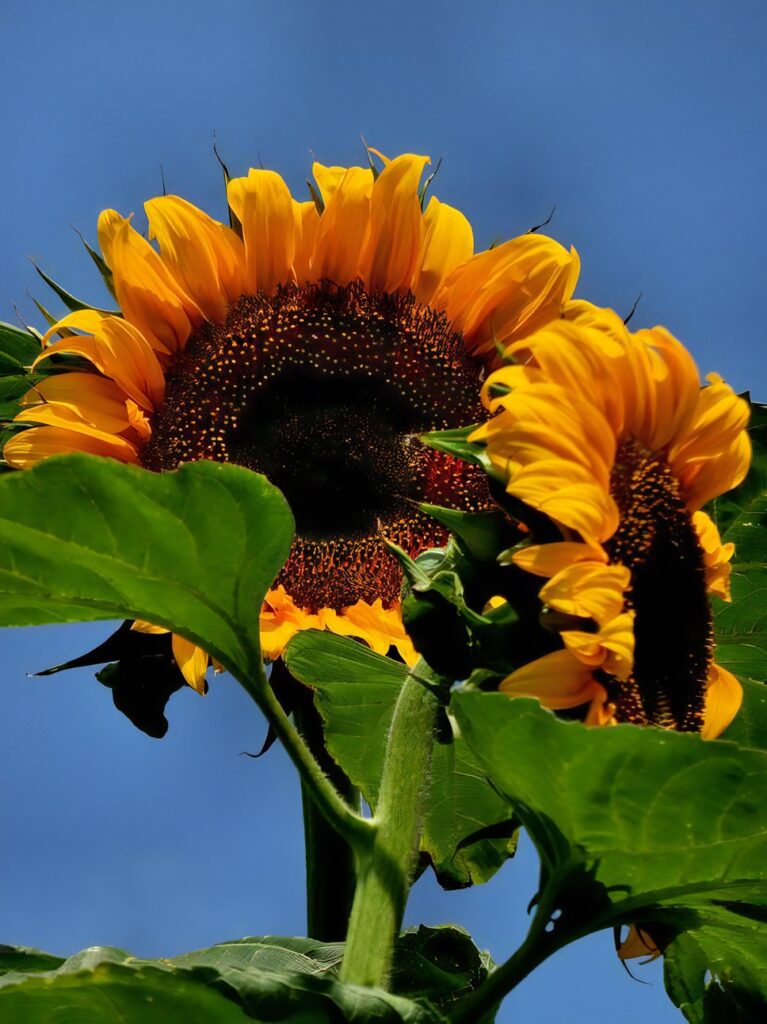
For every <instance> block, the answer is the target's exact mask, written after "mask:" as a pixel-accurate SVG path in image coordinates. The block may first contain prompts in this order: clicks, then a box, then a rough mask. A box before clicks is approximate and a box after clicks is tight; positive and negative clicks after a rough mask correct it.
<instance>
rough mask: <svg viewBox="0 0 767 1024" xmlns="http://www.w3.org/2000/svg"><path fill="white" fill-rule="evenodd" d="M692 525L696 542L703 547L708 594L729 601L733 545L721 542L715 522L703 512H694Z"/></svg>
mask: <svg viewBox="0 0 767 1024" xmlns="http://www.w3.org/2000/svg"><path fill="white" fill-rule="evenodd" d="M692 525H693V527H694V528H695V532H696V534H697V535H698V543H699V544H700V546H701V548H702V549H703V562H704V565H705V567H706V588H707V590H708V592H709V594H715V595H716V596H717V597H721V599H722V600H723V601H731V600H732V595H731V593H730V575H731V573H732V566H731V565H730V559H731V558H732V556H733V555H734V554H735V545H734V544H732V543H728V544H722V538H721V537H720V536H719V530H718V529H717V527H716V524H715V523H714V521H713V520H712V519H711V517H710V516H708V515H706V513H705V512H695V513H694V514H693V517H692Z"/></svg>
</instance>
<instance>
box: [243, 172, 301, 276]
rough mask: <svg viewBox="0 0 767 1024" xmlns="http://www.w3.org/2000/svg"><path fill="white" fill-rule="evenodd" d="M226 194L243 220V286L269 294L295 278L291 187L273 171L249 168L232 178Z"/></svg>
mask: <svg viewBox="0 0 767 1024" xmlns="http://www.w3.org/2000/svg"><path fill="white" fill-rule="evenodd" d="M227 194H228V196H229V205H230V206H231V208H232V210H233V211H234V213H235V215H236V217H237V219H238V220H239V221H240V224H242V234H243V239H244V241H245V267H246V271H245V286H246V289H247V291H248V292H249V293H251V294H254V295H255V294H256V293H257V292H265V293H266V294H267V295H269V294H271V293H272V292H273V291H274V290H275V288H276V287H277V285H278V284H287V283H288V282H290V281H293V280H294V274H293V259H294V257H295V252H296V228H295V214H294V213H293V198H292V196H291V194H290V190H289V189H288V186H287V185H286V184H285V182H284V181H283V180H282V178H281V177H280V176H279V174H276V173H275V172H274V171H262V170H256V169H255V168H251V169H250V171H249V172H248V176H247V178H232V180H231V181H230V182H229V186H228V189H227Z"/></svg>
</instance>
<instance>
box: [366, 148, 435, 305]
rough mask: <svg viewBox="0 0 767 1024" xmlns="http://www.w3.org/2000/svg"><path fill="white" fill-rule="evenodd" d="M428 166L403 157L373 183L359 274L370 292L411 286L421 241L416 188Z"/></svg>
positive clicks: (417, 159) (423, 158)
mask: <svg viewBox="0 0 767 1024" xmlns="http://www.w3.org/2000/svg"><path fill="white" fill-rule="evenodd" d="M428 162H429V158H428V157H427V156H416V155H414V154H412V153H403V154H402V156H398V157H396V159H394V160H392V161H391V162H390V163H388V164H387V165H386V166H385V167H384V169H383V171H381V173H380V174H379V176H378V177H377V178H376V180H375V183H374V185H373V194H372V196H371V200H370V233H369V235H368V239H367V242H366V243H365V250H364V252H363V253H362V258H361V274H360V276H361V277H362V279H363V280H364V281H365V283H366V285H367V287H368V288H369V289H370V290H373V291H381V292H397V291H399V290H401V289H405V288H410V287H411V285H412V283H413V278H414V276H415V272H416V270H417V268H418V258H419V256H420V253H421V247H422V245H423V237H424V224H423V214H422V213H421V204H420V201H419V198H418V185H419V182H420V180H421V175H422V173H423V169H424V167H425V166H426V164H427V163H428Z"/></svg>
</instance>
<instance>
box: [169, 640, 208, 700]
mask: <svg viewBox="0 0 767 1024" xmlns="http://www.w3.org/2000/svg"><path fill="white" fill-rule="evenodd" d="M172 647H173V657H174V658H175V659H176V664H177V665H178V667H179V668H180V669H181V674H182V675H183V677H184V679H186V681H187V683H188V684H189V685H190V686H191V687H192V689H193V690H196V691H197V693H199V694H202V695H204V694H205V673H206V672H207V671H208V655H207V654H206V653H205V651H203V649H202V648H201V647H198V646H197V645H196V644H193V643H192V641H191V640H186V639H185V638H184V637H183V636H179V635H178V634H177V633H174V634H173V640H172Z"/></svg>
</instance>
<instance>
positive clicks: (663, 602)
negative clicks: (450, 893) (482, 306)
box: [472, 302, 750, 738]
mask: <svg viewBox="0 0 767 1024" xmlns="http://www.w3.org/2000/svg"><path fill="white" fill-rule="evenodd" d="M506 359H507V361H508V362H507V365H505V366H503V367H501V368H500V369H498V370H497V371H495V372H494V373H492V374H491V375H490V376H489V378H488V380H487V381H486V383H485V385H484V389H483V397H484V401H485V403H486V406H487V408H488V409H489V410H490V411H491V412H493V413H495V414H496V415H495V416H493V418H491V419H490V420H488V421H487V422H486V423H484V424H482V425H481V426H480V427H479V428H478V429H477V430H476V431H475V432H474V433H473V434H472V439H473V440H476V441H481V442H483V443H484V444H485V445H486V454H487V457H488V459H489V460H490V463H491V464H492V467H493V472H494V473H495V474H497V475H498V476H500V477H501V478H502V479H503V481H504V484H505V488H506V491H507V492H508V493H509V494H510V495H512V496H513V497H514V498H516V499H518V500H520V501H521V502H523V503H524V504H525V505H527V506H529V507H531V508H533V509H535V510H536V511H537V512H538V513H543V514H545V516H546V517H548V519H549V520H550V521H551V522H553V523H554V524H555V525H556V526H557V527H558V528H559V535H560V539H558V540H555V541H552V542H551V543H546V544H529V545H527V546H525V547H521V548H518V549H517V550H515V551H513V552H510V553H509V554H508V556H507V557H508V560H509V561H511V562H513V563H514V564H515V565H517V566H518V567H519V568H521V569H523V570H525V571H527V572H529V573H534V574H536V575H538V576H540V577H542V578H544V579H545V580H546V582H545V583H544V584H543V586H542V588H541V590H540V598H541V601H542V602H543V605H544V607H545V609H547V610H548V611H549V612H551V613H553V614H552V615H551V616H550V618H551V619H552V620H555V621H558V622H560V623H563V624H564V625H563V626H562V628H561V629H560V630H559V632H560V636H561V641H562V647H561V649H558V650H554V651H553V652H551V653H549V654H546V655H544V656H543V657H541V658H538V659H537V660H535V661H533V662H531V663H529V664H527V665H525V666H523V667H521V668H519V669H518V670H516V671H515V672H513V673H512V674H511V675H510V676H508V677H507V678H506V679H504V680H503V682H502V683H501V686H500V689H501V690H502V691H503V692H504V693H506V694H508V695H509V696H535V697H538V699H539V700H540V701H541V702H542V703H543V704H544V705H546V706H547V707H549V708H552V709H555V710H556V709H564V708H575V707H579V706H581V705H583V706H585V707H586V709H587V712H586V721H587V722H590V723H593V724H599V725H608V724H613V723H617V722H635V723H640V724H645V725H658V726H662V727H665V728H673V729H679V730H684V731H699V732H701V733H702V735H703V736H704V737H705V738H712V737H716V736H718V735H720V734H721V732H722V731H723V730H724V729H725V728H726V727H727V725H728V724H729V722H730V721H731V720H732V718H733V716H734V715H735V713H736V711H737V709H738V707H739V705H740V701H741V696H742V691H741V687H740V684H739V683H738V681H737V680H736V679H735V677H734V676H733V675H732V674H731V673H730V672H728V671H727V670H726V669H724V668H722V667H721V666H717V665H716V664H715V662H714V660H713V655H714V644H713V632H712V613H711V598H712V597H716V598H718V599H724V600H729V599H730V591H729V575H730V564H729V563H730V559H731V557H732V554H733V545H732V544H722V542H721V539H720V537H719V533H718V531H717V528H716V525H715V524H714V522H713V521H712V520H711V519H710V518H709V516H708V515H707V514H706V513H705V512H704V511H702V506H703V505H705V504H706V502H708V501H709V500H711V499H712V498H714V497H716V496H717V495H719V494H722V493H724V492H725V491H727V490H729V489H730V488H732V487H734V486H736V485H737V484H738V483H740V481H741V480H742V479H743V478H744V476H745V475H746V472H747V470H748V466H749V461H750V443H749V439H748V434H747V433H746V425H747V422H748V406H747V403H746V402H745V401H743V400H742V399H740V398H738V397H737V396H736V395H735V394H734V393H733V391H732V389H731V388H730V387H729V386H728V385H727V384H725V383H724V382H723V381H722V379H721V378H720V377H718V376H716V375H714V374H712V375H711V376H710V377H709V378H708V385H707V386H705V387H702V388H701V386H700V377H699V374H698V370H697V368H696V366H695V363H694V362H693V360H692V357H691V356H690V354H689V353H688V352H687V350H686V349H685V348H684V346H683V345H682V344H681V343H680V342H679V341H677V340H676V339H675V338H673V337H672V336H671V335H670V334H669V333H668V332H667V331H666V330H664V329H663V328H660V327H656V328H654V329H652V330H642V331H639V332H637V333H636V334H632V333H631V332H629V331H628V329H627V328H626V327H625V326H624V324H623V322H622V321H621V320H620V318H619V317H618V316H617V315H616V314H615V313H613V312H611V311H610V310H601V309H598V308H596V307H594V306H591V305H589V304H588V303H584V302H571V303H568V306H567V308H566V310H565V313H564V317H563V318H562V319H560V320H558V321H556V322H554V323H550V324H548V325H547V326H545V327H543V328H542V329H540V330H539V331H537V332H535V333H534V334H533V335H532V336H531V337H529V338H527V339H521V340H516V341H514V342H513V343H512V344H511V345H509V346H508V347H507V349H506Z"/></svg>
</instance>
